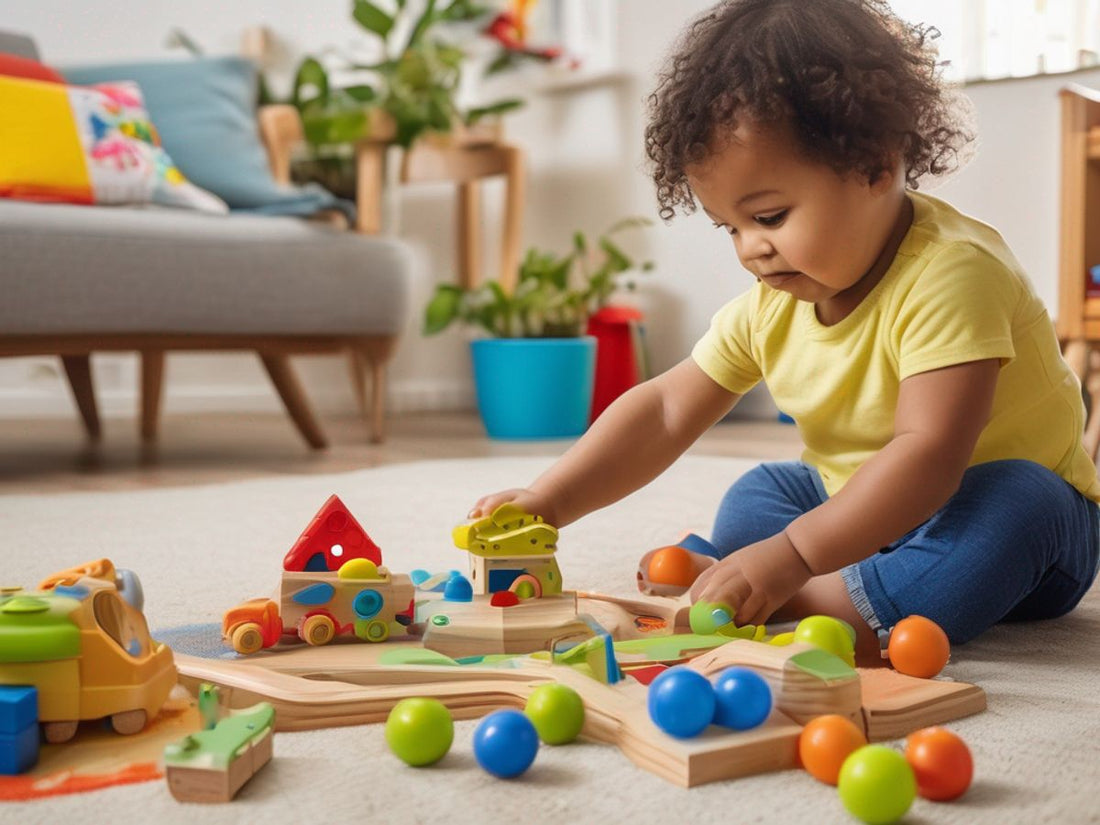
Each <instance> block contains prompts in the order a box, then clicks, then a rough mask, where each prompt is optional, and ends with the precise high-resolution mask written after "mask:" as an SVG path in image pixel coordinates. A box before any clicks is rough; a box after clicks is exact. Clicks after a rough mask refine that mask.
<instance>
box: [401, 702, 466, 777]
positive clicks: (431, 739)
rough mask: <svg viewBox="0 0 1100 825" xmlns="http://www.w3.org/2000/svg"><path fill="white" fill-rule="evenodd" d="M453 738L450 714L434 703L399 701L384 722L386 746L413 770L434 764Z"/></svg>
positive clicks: (440, 757) (444, 706)
mask: <svg viewBox="0 0 1100 825" xmlns="http://www.w3.org/2000/svg"><path fill="white" fill-rule="evenodd" d="M454 738H455V725H454V720H452V719H451V712H450V711H449V710H447V706H446V705H444V704H443V703H442V702H440V701H439V700H438V699H422V698H413V699H402V700H401V701H400V702H398V703H397V704H396V705H394V706H393V710H391V711H390V715H389V717H387V719H386V744H387V745H389V746H390V750H391V751H393V752H394V755H395V756H397V757H398V758H399V759H400V760H401V761H403V762H405V763H406V764H409V765H412V766H413V767H414V768H419V767H421V766H423V765H431V764H432V763H433V762H438V761H439V760H440V759H442V758H443V757H444V756H446V754H447V751H449V750H450V749H451V742H453V741H454Z"/></svg>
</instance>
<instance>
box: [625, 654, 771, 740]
mask: <svg viewBox="0 0 1100 825" xmlns="http://www.w3.org/2000/svg"><path fill="white" fill-rule="evenodd" d="M646 704H647V708H648V710H649V718H650V719H652V720H653V723H654V724H655V725H656V726H657V727H659V728H660V729H661V730H663V731H664V732H665V733H668V734H671V735H672V736H676V737H678V738H680V739H689V738H691V737H693V736H698V735H699V734H700V733H702V732H703V731H704V730H706V728H707V726H708V725H710V724H711V723H714V724H717V725H723V726H725V727H729V728H733V729H734V730H750V729H752V728H755V727H757V726H758V725H761V724H763V722H764V720H765V719H767V718H768V714H769V713H771V709H772V694H771V689H770V688H769V687H768V683H767V682H766V681H764V679H763V677H761V676H760V675H759V674H758V673H756V672H755V671H753V670H750V669H748V668H745V667H730V668H726V669H725V670H723V671H722V672H721V673H719V674H718V676H717V678H716V679H715V683H714V684H713V685H712V684H711V683H710V681H709V680H708V679H707V678H706V677H705V676H703V675H702V674H701V673H699V672H697V671H694V670H691V669H690V668H687V667H682V666H678V667H672V668H669V669H668V670H666V671H664V672H662V673H660V674H659V675H658V676H657V678H655V679H654V680H653V681H652V682H651V683H650V685H649V694H648V696H647V699H646Z"/></svg>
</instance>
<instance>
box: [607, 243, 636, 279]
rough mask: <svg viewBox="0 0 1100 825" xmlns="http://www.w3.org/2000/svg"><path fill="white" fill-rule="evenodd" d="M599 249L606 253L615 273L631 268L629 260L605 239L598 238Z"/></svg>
mask: <svg viewBox="0 0 1100 825" xmlns="http://www.w3.org/2000/svg"><path fill="white" fill-rule="evenodd" d="M600 249H602V250H603V251H604V252H606V253H607V257H608V262H609V263H610V264H611V267H612V268H613V269H614V270H615V271H616V272H625V271H626V270H628V269H630V267H631V266H633V264H632V263H631V261H630V258H628V257H627V256H626V254H625V253H624V252H623V251H622V250H621V249H619V247H617V246H615V244H613V243H612V242H611V241H609V240H608V239H607V238H600Z"/></svg>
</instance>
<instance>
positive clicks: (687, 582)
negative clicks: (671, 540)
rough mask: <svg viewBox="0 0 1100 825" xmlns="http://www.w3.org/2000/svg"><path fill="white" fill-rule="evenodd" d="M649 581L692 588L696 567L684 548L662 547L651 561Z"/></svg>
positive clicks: (675, 546) (674, 546)
mask: <svg viewBox="0 0 1100 825" xmlns="http://www.w3.org/2000/svg"><path fill="white" fill-rule="evenodd" d="M649 580H650V581H651V582H653V583H654V584H670V585H673V586H675V587H690V586H691V584H692V582H694V581H695V565H694V564H693V563H692V561H691V554H690V553H688V551H687V550H685V549H684V548H683V547H679V546H677V545H672V546H670V547H662V548H661V549H660V550H657V551H656V552H654V553H653V557H652V558H651V559H650V560H649Z"/></svg>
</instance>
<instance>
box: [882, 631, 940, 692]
mask: <svg viewBox="0 0 1100 825" xmlns="http://www.w3.org/2000/svg"><path fill="white" fill-rule="evenodd" d="M887 652H888V653H889V654H890V664H892V665H893V666H894V670H896V671H898V672H899V673H905V674H907V675H909V676H916V677H918V678H920V679H931V678H932V677H933V676H935V675H936V674H937V673H939V672H940V671H941V670H943V666H944V665H946V664H947V660H948V659H950V658H951V642H949V641H948V640H947V634H946V633H944V632H943V628H941V627H940V626H939V625H938V624H936V623H935V622H934V621H932V620H931V619H926V618H924V616H909V617H907V618H905V619H902V620H901V621H900V622H898V623H897V624H896V625H894V629H893V630H892V631H891V632H890V644H889V646H888V648H887Z"/></svg>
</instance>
